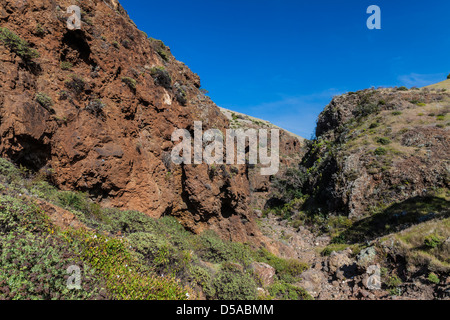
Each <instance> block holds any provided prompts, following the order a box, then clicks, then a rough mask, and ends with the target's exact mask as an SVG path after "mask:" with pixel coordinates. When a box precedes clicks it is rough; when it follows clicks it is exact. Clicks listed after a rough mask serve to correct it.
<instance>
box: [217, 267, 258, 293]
mask: <svg viewBox="0 0 450 320" xmlns="http://www.w3.org/2000/svg"><path fill="white" fill-rule="evenodd" d="M213 287H214V291H215V296H214V298H215V299H219V300H255V299H256V297H257V291H256V288H257V286H256V282H255V280H254V279H253V277H252V276H251V275H249V274H248V273H245V272H243V271H240V270H236V269H230V268H228V267H225V268H222V269H221V270H220V271H219V273H218V274H217V276H216V277H215V278H214V280H213Z"/></svg>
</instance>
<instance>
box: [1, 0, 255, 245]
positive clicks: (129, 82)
mask: <svg viewBox="0 0 450 320" xmlns="http://www.w3.org/2000/svg"><path fill="white" fill-rule="evenodd" d="M72 4H73V3H72V2H71V1H58V2H55V1H52V0H33V1H21V0H2V1H1V3H0V26H1V29H0V30H1V34H0V39H1V40H2V41H0V117H1V124H0V135H1V140H0V155H1V156H5V157H7V158H9V159H11V160H12V161H14V162H15V163H16V164H20V165H23V166H25V167H28V168H30V169H33V170H35V171H39V170H40V171H42V172H45V173H46V174H48V175H49V176H50V179H51V180H52V181H53V182H54V184H55V185H56V186H57V187H59V188H60V189H63V190H78V191H85V192H87V193H89V194H90V196H91V197H92V198H93V199H95V200H96V201H98V202H100V203H102V204H103V205H105V206H114V207H118V208H124V209H133V210H139V211H142V212H145V213H147V214H148V215H150V216H152V217H160V216H162V215H173V216H176V217H177V218H178V219H179V221H180V222H181V223H182V224H183V225H184V226H185V227H186V228H188V229H190V230H192V231H194V232H201V231H203V230H204V229H206V228H213V229H215V230H217V231H218V232H219V233H221V234H222V235H223V236H224V237H227V238H231V239H233V240H239V241H247V240H249V238H251V237H252V236H254V235H255V234H256V233H257V231H256V228H255V226H254V223H253V220H252V216H251V215H249V214H248V213H247V212H248V210H247V208H248V201H249V183H248V179H247V176H246V168H245V166H235V167H234V168H233V170H234V172H233V174H232V175H231V174H230V171H229V170H230V167H229V166H222V167H220V168H219V169H218V170H217V169H216V170H214V172H212V171H211V168H210V167H208V166H207V165H196V166H175V165H174V164H173V163H172V162H171V161H170V151H171V150H172V147H173V142H172V141H171V134H172V132H173V131H174V130H175V129H177V128H181V129H188V130H190V131H192V130H193V125H194V121H202V122H203V129H204V130H206V129H210V128H218V129H220V130H224V129H226V128H228V127H229V121H228V120H227V118H226V117H225V116H224V115H222V113H221V112H220V110H219V109H218V108H217V107H216V105H215V104H214V103H213V102H212V101H211V100H210V99H209V98H208V97H206V96H205V95H204V94H203V93H202V92H201V91H200V86H201V85H200V79H199V77H198V75H196V74H195V73H193V72H192V71H190V70H189V68H188V67H187V66H186V65H184V64H183V63H182V62H179V61H177V60H175V58H174V57H173V56H172V55H171V53H170V49H169V48H168V47H167V46H165V45H164V44H163V43H162V42H161V41H159V40H155V39H152V38H148V36H147V35H146V34H145V33H144V32H141V31H139V30H138V29H137V28H136V26H135V25H134V23H133V22H132V21H131V20H130V19H129V17H128V16H127V14H126V12H125V10H124V9H123V8H122V7H121V5H120V4H119V3H118V2H117V1H114V0H105V1H102V0H91V1H83V2H80V3H79V4H78V5H79V6H80V7H81V20H82V21H81V29H80V30H69V29H68V28H67V18H68V16H69V15H68V14H66V9H67V7H68V6H70V5H72Z"/></svg>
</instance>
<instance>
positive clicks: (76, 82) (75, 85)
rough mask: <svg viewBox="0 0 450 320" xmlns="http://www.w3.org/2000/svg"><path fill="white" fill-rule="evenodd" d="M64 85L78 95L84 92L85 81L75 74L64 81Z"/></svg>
mask: <svg viewBox="0 0 450 320" xmlns="http://www.w3.org/2000/svg"><path fill="white" fill-rule="evenodd" d="M64 84H65V86H66V87H67V88H69V89H71V90H72V91H73V92H75V94H77V95H80V94H81V93H82V92H84V89H85V86H86V83H85V81H84V79H83V78H82V77H80V76H77V75H72V76H71V79H70V80H66V81H65V82H64Z"/></svg>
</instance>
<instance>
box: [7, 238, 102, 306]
mask: <svg viewBox="0 0 450 320" xmlns="http://www.w3.org/2000/svg"><path fill="white" fill-rule="evenodd" d="M1 240H2V244H1V250H0V299H1V298H5V299H13V300H23V299H31V300H36V299H39V300H42V299H45V300H50V299H53V300H54V299H64V300H67V299H69V300H72V299H83V300H85V299H101V298H102V296H101V280H100V279H98V278H95V277H94V275H93V274H92V273H91V272H86V268H84V263H83V262H82V261H81V259H80V257H79V256H78V255H77V254H76V253H74V251H73V250H72V248H71V246H70V245H68V244H67V243H66V242H65V241H63V240H62V239H59V238H58V237H55V236H46V235H44V234H42V235H40V234H35V233H23V232H17V233H16V232H13V233H11V234H9V235H7V236H5V237H3V238H2V239H1ZM70 265H76V266H79V267H80V269H81V270H82V271H83V273H82V282H81V288H80V289H78V290H69V289H68V287H67V280H66V279H67V277H68V273H67V268H68V266H70Z"/></svg>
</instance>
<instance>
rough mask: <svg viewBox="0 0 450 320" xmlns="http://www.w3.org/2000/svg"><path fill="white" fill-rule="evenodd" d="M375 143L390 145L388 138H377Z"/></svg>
mask: <svg viewBox="0 0 450 320" xmlns="http://www.w3.org/2000/svg"><path fill="white" fill-rule="evenodd" d="M377 142H378V143H379V144H382V145H384V146H385V145H388V144H390V143H391V140H389V139H388V138H385V137H379V138H377Z"/></svg>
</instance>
